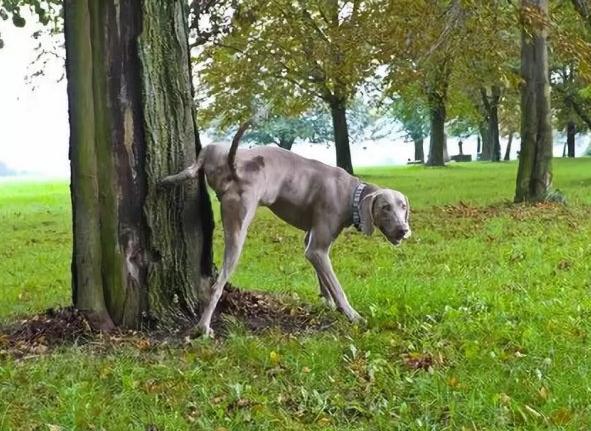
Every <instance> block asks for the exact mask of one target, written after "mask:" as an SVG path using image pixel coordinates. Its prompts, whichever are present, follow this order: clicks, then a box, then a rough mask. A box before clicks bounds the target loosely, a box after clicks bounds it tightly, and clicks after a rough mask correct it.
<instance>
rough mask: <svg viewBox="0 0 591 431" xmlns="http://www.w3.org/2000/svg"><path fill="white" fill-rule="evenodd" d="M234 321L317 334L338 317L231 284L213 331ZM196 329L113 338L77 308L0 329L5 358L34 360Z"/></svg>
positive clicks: (172, 337)
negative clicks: (72, 348) (61, 350)
mask: <svg viewBox="0 0 591 431" xmlns="http://www.w3.org/2000/svg"><path fill="white" fill-rule="evenodd" d="M231 322H234V325H235V324H236V323H237V324H239V325H241V326H243V327H244V328H245V329H246V330H248V331H251V332H254V333H260V332H264V331H267V330H270V329H277V330H279V331H282V332H284V333H286V334H298V333H304V332H316V331H322V330H326V329H328V328H330V327H331V326H332V325H333V324H334V316H333V318H331V316H330V315H327V314H325V313H320V315H319V314H318V313H315V312H313V311H312V310H311V307H310V306H304V305H303V304H297V303H294V301H293V300H287V299H285V298H282V297H281V296H277V295H272V294H269V293H263V292H252V291H245V290H240V289H238V288H235V287H233V286H231V285H226V287H225V289H224V293H223V295H222V298H221V299H220V302H219V303H218V307H217V309H216V313H215V314H214V318H213V321H212V327H213V329H214V332H215V334H216V337H218V338H219V337H221V338H223V337H224V336H226V335H227V334H228V331H229V327H230V325H231ZM190 329H191V328H178V330H176V331H174V334H171V333H170V332H168V331H166V332H164V331H162V330H157V331H151V332H148V331H124V330H116V331H112V332H109V333H108V334H105V333H100V332H97V331H94V330H93V329H92V328H91V326H90V324H89V323H88V321H87V320H86V318H85V317H84V315H83V313H81V312H79V311H78V310H76V309H75V308H74V307H65V308H58V309H48V310H47V311H45V312H44V313H41V314H37V315H34V316H31V317H27V318H25V319H21V320H19V321H17V322H14V323H11V324H9V325H7V326H4V327H1V326H0V356H2V355H7V354H8V355H11V356H18V357H22V356H31V355H33V356H34V355H40V354H44V353H46V352H48V351H50V350H53V349H55V348H57V347H60V346H67V345H73V344H78V345H83V344H87V343H91V342H92V343H102V342H105V341H108V342H110V343H111V344H112V343H113V342H116V343H121V342H128V343H130V344H134V345H136V346H137V347H139V348H141V349H143V348H148V347H153V346H155V345H158V344H160V343H163V342H166V343H175V342H176V343H181V342H186V341H187V334H190V332H191V331H190Z"/></svg>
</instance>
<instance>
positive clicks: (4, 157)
mask: <svg viewBox="0 0 591 431" xmlns="http://www.w3.org/2000/svg"><path fill="white" fill-rule="evenodd" d="M27 18H29V17H27ZM27 21H28V22H27V25H26V26H25V27H24V28H16V27H14V25H13V24H12V22H11V21H10V20H8V21H3V20H0V33H1V34H2V38H3V39H4V48H3V49H0V161H2V162H4V163H6V164H7V165H8V166H9V167H10V168H12V169H14V170H18V171H27V172H31V173H35V174H43V175H48V176H67V175H68V172H69V165H68V136H69V132H68V104H67V94H66V81H65V79H64V80H62V81H61V82H57V81H58V79H59V77H60V76H62V74H63V64H61V61H59V60H57V59H53V60H52V61H50V62H49V63H48V64H47V66H46V67H45V72H46V76H45V77H42V78H37V79H36V80H35V81H34V85H36V86H37V88H35V89H34V87H33V85H27V84H26V83H25V77H26V76H27V74H30V73H31V72H32V71H33V69H32V66H31V63H32V62H33V60H34V59H35V57H36V55H37V53H36V51H35V49H34V48H35V46H36V45H37V44H38V43H39V41H36V40H34V39H33V38H32V37H31V35H32V33H33V32H34V31H35V30H36V29H38V27H37V26H36V25H35V24H34V23H32V20H31V19H28V20H27Z"/></svg>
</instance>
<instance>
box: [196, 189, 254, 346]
mask: <svg viewBox="0 0 591 431" xmlns="http://www.w3.org/2000/svg"><path fill="white" fill-rule="evenodd" d="M220 207H221V213H222V224H223V226H224V262H223V264H222V269H221V271H220V274H219V276H218V278H217V280H216V282H215V283H214V285H213V287H212V288H211V295H210V297H209V300H208V303H207V305H206V307H205V309H204V310H203V313H202V314H201V318H200V319H199V323H198V324H197V330H198V331H199V332H200V333H201V334H202V335H204V336H206V337H207V336H211V335H212V334H213V332H212V330H211V318H212V316H213V312H214V311H215V308H216V306H217V303H218V301H219V300H220V297H221V296H222V292H223V290H224V286H225V285H226V282H227V281H228V279H229V278H230V276H231V275H232V272H233V271H234V269H235V268H236V264H237V263H238V258H239V257H240V253H241V252H242V246H243V245H244V240H245V239H246V232H247V230H248V226H249V225H250V222H251V221H252V219H253V217H254V215H255V212H256V208H257V200H256V199H255V197H254V196H249V195H248V194H245V193H243V194H242V195H238V194H236V193H232V192H227V193H226V194H224V195H223V196H222V199H221V202H220Z"/></svg>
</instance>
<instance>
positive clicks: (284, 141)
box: [279, 138, 295, 151]
mask: <svg viewBox="0 0 591 431" xmlns="http://www.w3.org/2000/svg"><path fill="white" fill-rule="evenodd" d="M294 142H295V138H279V147H280V148H283V149H286V150H289V151H291V147H293V143H294Z"/></svg>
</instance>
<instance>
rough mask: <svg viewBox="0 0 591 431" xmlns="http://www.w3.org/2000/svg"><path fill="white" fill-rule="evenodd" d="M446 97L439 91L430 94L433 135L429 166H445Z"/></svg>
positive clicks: (430, 143)
mask: <svg viewBox="0 0 591 431" xmlns="http://www.w3.org/2000/svg"><path fill="white" fill-rule="evenodd" d="M446 115H447V112H446V109H445V98H444V96H443V95H441V94H439V93H433V94H430V95H429V116H430V119H431V137H430V141H429V158H428V160H427V165H428V166H445V154H444V153H445V119H446Z"/></svg>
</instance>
